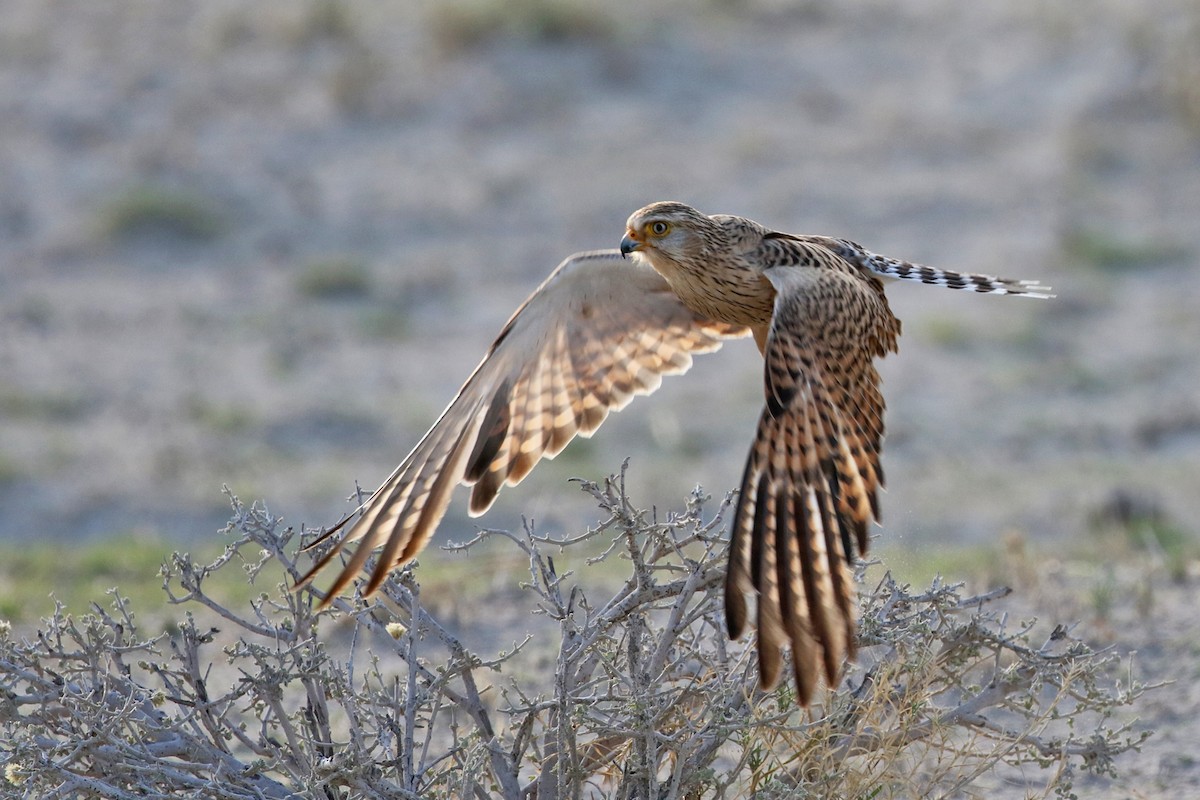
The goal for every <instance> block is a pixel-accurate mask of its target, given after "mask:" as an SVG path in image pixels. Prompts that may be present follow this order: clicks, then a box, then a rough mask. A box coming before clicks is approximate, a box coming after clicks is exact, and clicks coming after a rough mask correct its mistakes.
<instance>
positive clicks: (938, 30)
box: [0, 0, 1200, 570]
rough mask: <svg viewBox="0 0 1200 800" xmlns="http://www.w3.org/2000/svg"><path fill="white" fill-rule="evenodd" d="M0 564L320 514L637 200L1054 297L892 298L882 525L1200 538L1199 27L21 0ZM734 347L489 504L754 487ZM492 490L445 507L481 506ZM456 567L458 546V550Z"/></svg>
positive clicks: (922, 6)
mask: <svg viewBox="0 0 1200 800" xmlns="http://www.w3.org/2000/svg"><path fill="white" fill-rule="evenodd" d="M0 19H3V23H2V27H0V109H2V110H0V541H8V542H11V543H19V542H28V541H31V540H39V541H48V542H58V543H64V544H65V543H76V542H80V541H84V540H93V541H94V540H96V539H97V538H100V537H112V536H116V535H124V536H128V535H130V534H131V533H132V534H134V535H136V536H144V537H147V538H148V539H154V538H162V539H165V540H169V541H171V542H176V541H182V542H194V541H208V540H210V539H213V538H214V537H215V531H217V530H218V529H219V528H220V527H221V526H222V525H223V524H224V522H225V520H226V519H227V518H228V515H229V506H228V503H227V501H226V499H225V498H224V496H223V495H222V491H221V487H222V485H223V484H225V485H228V486H229V487H230V489H231V490H232V491H233V492H234V493H236V494H237V495H238V496H239V497H241V498H242V499H243V500H245V501H251V500H255V499H263V500H265V501H266V503H267V504H268V506H269V507H270V508H271V510H272V511H275V512H276V513H282V514H283V515H284V516H285V517H286V518H287V519H288V520H289V521H290V522H291V523H293V524H297V525H298V524H300V523H304V524H306V525H308V526H310V527H317V526H320V525H323V524H330V523H332V522H334V521H336V520H337V519H338V518H339V517H340V515H342V514H343V513H346V512H347V511H348V510H349V509H350V506H349V505H348V504H347V503H346V498H347V497H348V496H349V495H350V494H351V493H352V492H353V490H354V486H355V482H356V481H357V482H358V483H360V484H361V485H362V486H363V488H365V489H368V490H369V489H372V488H374V487H375V486H376V485H377V484H378V483H379V482H380V481H381V480H382V479H383V478H384V477H385V476H386V475H387V474H388V473H389V472H390V471H391V469H392V468H393V467H394V466H395V464H396V463H398V461H399V460H400V459H401V458H402V457H403V456H404V455H405V453H406V452H407V451H408V450H409V448H410V447H411V446H412V445H413V444H414V443H415V442H416V440H417V439H418V437H419V436H420V435H421V434H422V433H423V432H424V431H425V429H426V428H427V427H428V426H429V424H430V423H431V422H432V421H433V420H434V419H435V417H436V416H437V414H438V413H439V411H440V410H441V408H442V407H443V406H444V405H445V403H446V402H447V401H448V400H449V399H450V398H451V396H452V395H453V393H454V391H455V390H456V389H457V387H458V386H459V384H460V383H461V382H462V380H463V379H465V377H466V376H467V375H468V374H469V372H470V370H471V369H472V368H473V367H474V365H475V363H476V362H477V361H478V359H479V358H480V357H481V356H482V354H483V352H484V350H485V349H486V347H487V345H488V344H489V343H490V342H491V340H492V338H493V337H494V335H495V334H496V332H497V331H498V330H499V328H500V326H501V325H502V324H503V322H504V320H505V319H506V318H507V317H508V315H509V314H510V313H511V312H512V310H513V309H514V308H515V307H516V306H517V305H518V304H519V303H520V302H521V300H522V299H523V298H524V297H525V296H526V295H527V294H528V293H529V292H530V291H531V290H532V289H533V288H534V287H535V286H536V285H537V284H538V282H539V281H540V280H541V279H542V278H543V277H544V276H545V275H546V274H547V273H548V272H549V271H550V270H551V269H552V268H553V267H554V266H555V264H556V263H558V261H559V260H560V259H562V258H563V257H565V256H566V255H568V254H570V253H571V252H574V251H577V250H583V249H592V248H599V247H615V246H616V244H617V242H618V241H619V239H620V237H621V234H622V232H623V227H624V221H625V219H626V217H627V216H628V214H629V213H630V212H631V211H633V210H634V209H636V208H638V207H640V206H642V205H644V204H646V203H649V202H651V201H654V200H662V199H677V200H682V201H685V202H688V203H691V204H693V205H695V206H697V207H698V208H700V209H701V210H703V211H706V212H708V213H733V214H741V215H745V216H749V217H752V218H754V219H756V220H758V221H760V222H762V223H763V224H765V225H768V226H770V227H774V228H778V229H782V230H786V231H791V232H797V233H821V234H829V235H836V236H842V237H847V238H851V239H854V240H856V241H859V242H861V243H863V244H864V245H866V246H867V247H869V248H870V249H872V250H874V251H876V252H880V253H884V254H887V255H891V256H897V257H901V258H905V259H910V260H915V261H920V262H924V263H928V264H932V265H936V266H940V267H946V268H950V269H959V270H968V271H976V272H985V273H999V274H1002V275H1005V276H1010V277H1020V278H1036V279H1040V280H1042V281H1043V282H1046V283H1049V284H1051V285H1053V286H1054V287H1055V290H1056V292H1057V293H1058V298H1057V299H1055V300H1052V301H1030V300H1022V299H1018V298H997V297H985V296H975V295H965V294H962V293H956V292H951V291H947V290H940V289H937V288H934V287H925V286H921V285H909V284H905V285H893V286H892V287H890V288H889V296H890V298H891V302H892V304H893V308H894V309H895V311H896V313H897V314H898V316H900V317H901V318H902V319H903V320H904V325H905V328H904V331H905V335H904V336H903V338H902V339H901V352H900V353H899V355H897V356H893V357H889V358H888V359H887V360H886V361H885V362H884V363H883V364H882V372H883V375H884V380H885V393H886V396H887V399H888V403H889V414H888V418H887V424H888V429H889V436H888V440H887V445H886V451H885V466H886V471H887V475H888V478H889V492H888V494H887V495H886V496H885V497H884V499H883V513H884V522H885V528H884V529H883V537H882V539H881V544H886V546H887V547H889V548H892V549H893V550H894V551H895V552H896V553H898V554H899V555H898V556H897V558H898V559H899V560H900V563H897V564H893V566H896V567H897V568H898V569H900V570H903V567H904V563H903V562H904V559H916V558H918V557H917V556H915V555H913V554H916V553H921V552H928V548H929V546H930V545H940V544H942V543H955V544H956V545H962V544H967V545H970V544H973V543H974V544H978V543H987V542H995V541H999V540H1000V539H1002V538H1003V537H1006V536H1010V535H1011V534H1013V533H1016V534H1019V535H1020V536H1021V537H1023V539H1024V540H1025V541H1028V542H1032V543H1034V544H1035V545H1036V546H1038V547H1040V548H1043V549H1044V550H1047V551H1050V550H1054V549H1056V548H1065V547H1068V546H1069V543H1070V542H1072V541H1076V540H1077V539H1078V538H1079V537H1085V536H1088V535H1089V531H1090V530H1092V529H1093V528H1094V527H1095V525H1096V524H1097V520H1104V519H1109V518H1117V519H1120V518H1123V517H1122V515H1124V517H1130V516H1131V515H1132V516H1138V515H1141V516H1145V517H1146V518H1147V519H1153V520H1155V521H1156V523H1155V524H1157V525H1160V526H1161V527H1162V528H1163V529H1166V530H1170V531H1173V532H1174V534H1175V535H1178V536H1179V537H1183V538H1184V539H1186V538H1187V537H1194V536H1195V534H1196V533H1197V529H1196V524H1195V522H1194V519H1195V518H1194V515H1193V514H1192V513H1191V501H1193V500H1194V499H1195V496H1196V495H1197V492H1198V491H1200V477H1198V471H1200V369H1198V367H1200V357H1198V350H1200V347H1198V344H1197V342H1198V341H1200V313H1198V312H1197V306H1198V302H1200V272H1198V270H1197V261H1198V260H1200V224H1198V221H1200V4H1197V3H1196V2H1195V0H1144V1H1143V2H1140V3H1136V4H1133V3H1127V2H1124V0H1096V2H1092V3H1089V4H1087V12H1086V13H1083V12H1082V11H1080V10H1079V8H1078V6H1077V4H1066V3H1061V2H1054V1H1053V0H1012V1H1011V2H1007V3H1002V4H1001V3H963V2H958V0H916V1H914V2H906V3H902V4H897V3H888V2H881V1H880V2H876V1H874V0H861V1H855V2H836V1H835V0H797V1H796V2H787V1H785V0H723V1H722V0H709V1H708V2H700V3H691V2H682V1H677V2H664V3H653V4H651V3H643V2H636V1H635V0H613V1H612V2H607V3H603V4H599V3H596V4H593V3H585V2H582V0H563V1H562V2H559V1H556V0H446V1H445V2H405V3H337V2H331V1H328V0H326V1H320V0H306V1H305V2H296V0H263V1H261V2H255V3H252V4H246V3H242V2H234V1H233V0H223V1H222V0H214V1H213V2H207V3H203V4H190V3H189V4H181V3H161V2H156V1H155V0H123V1H122V2H108V3H93V2H87V1H86V0H58V1H55V0H0ZM761 398H762V388H761V362H760V361H759V358H758V356H757V354H756V352H755V350H754V347H753V345H752V344H750V343H748V342H737V343H733V344H732V345H730V346H728V347H727V348H726V350H725V351H723V352H722V353H720V354H718V355H716V356H711V357H706V358H703V359H701V360H699V361H698V362H697V365H696V368H695V369H694V371H693V373H692V374H691V375H689V376H687V377H686V378H676V379H669V380H668V381H667V382H666V383H665V384H664V387H663V389H662V390H661V391H660V393H658V394H656V395H655V396H653V397H651V398H646V399H641V400H639V401H637V402H635V403H634V404H633V405H632V406H631V407H630V408H629V409H627V410H626V411H625V412H623V413H621V414H619V415H617V416H616V417H614V418H612V419H610V421H609V423H607V424H606V426H605V428H604V429H602V431H601V432H600V434H599V435H598V436H597V437H596V438H595V439H593V440H591V441H580V442H576V443H575V444H573V445H572V446H571V447H570V448H569V449H568V450H567V451H566V453H564V454H563V455H562V456H560V458H559V459H558V460H556V461H555V462H551V463H547V464H543V465H542V467H541V468H540V469H539V470H537V471H535V472H534V474H533V475H532V476H531V477H530V478H529V479H528V480H527V481H526V482H525V483H524V484H522V486H520V487H518V488H516V489H509V490H506V491H505V492H504V493H502V495H501V498H500V503H499V504H498V505H497V506H496V507H495V508H494V509H493V510H492V511H491V512H490V513H489V514H488V515H487V516H486V517H485V518H484V519H483V520H482V524H486V525H488V526H491V527H502V528H515V527H518V526H519V525H520V519H521V515H522V514H526V515H529V516H531V517H533V518H535V519H536V520H537V521H538V524H539V526H540V527H542V528H543V529H546V530H547V531H548V532H556V531H557V532H569V531H570V530H571V529H572V528H573V527H577V526H579V525H581V524H584V523H586V522H588V521H591V520H594V518H595V517H596V516H597V513H598V512H596V510H595V509H594V507H593V504H592V502H591V501H590V499H589V498H587V497H585V496H584V495H582V494H579V493H577V492H576V491H575V490H574V489H573V488H571V487H570V486H569V485H567V484H566V482H565V481H566V479H567V478H568V477H572V476H580V477H585V478H591V479H599V478H602V477H603V476H604V475H606V474H609V473H611V472H612V471H614V470H615V469H616V468H617V467H618V466H619V464H620V462H621V460H622V459H623V458H624V457H626V456H631V457H632V459H633V460H632V466H631V470H630V473H629V488H630V492H631V494H632V495H633V497H634V498H635V499H637V500H639V501H640V502H642V503H644V504H646V505H651V504H653V505H656V506H657V507H658V508H660V509H668V508H677V507H679V506H680V505H682V503H683V501H684V497H685V495H686V493H687V492H688V491H689V490H690V489H691V488H692V487H693V486H694V485H696V484H702V485H703V486H704V487H705V488H706V489H707V490H709V491H711V492H712V493H713V494H714V495H716V496H722V495H723V494H724V493H725V492H726V491H727V490H728V489H730V488H732V487H733V486H735V485H736V483H737V480H738V477H739V475H740V471H741V468H742V463H743V459H744V456H745V452H746V447H747V444H748V442H749V439H750V435H751V432H752V430H753V428H754V424H755V420H756V417H757V415H758V413H759V409H760V404H761ZM464 507H465V492H464V493H463V494H462V495H460V496H459V497H458V498H457V499H456V501H455V503H454V507H453V510H452V511H451V514H450V515H449V517H448V518H447V522H446V524H444V525H443V532H444V533H445V535H447V536H449V537H452V538H457V539H462V538H466V537H467V536H469V535H470V533H471V532H472V531H474V530H475V528H474V525H475V523H474V521H470V520H468V519H467V517H466V515H465V510H464ZM435 557H436V556H435Z"/></svg>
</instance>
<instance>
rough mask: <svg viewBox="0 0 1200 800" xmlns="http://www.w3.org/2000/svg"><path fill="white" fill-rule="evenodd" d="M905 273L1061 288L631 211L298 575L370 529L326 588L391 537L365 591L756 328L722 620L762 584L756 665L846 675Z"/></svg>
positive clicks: (511, 329)
mask: <svg viewBox="0 0 1200 800" xmlns="http://www.w3.org/2000/svg"><path fill="white" fill-rule="evenodd" d="M626 255H633V258H632V259H628V260H626V259H624V258H623V257H624V256H626ZM893 278H899V279H906V280H916V281H921V282H924V283H931V284H936V285H941V286H949V287H952V288H959V289H969V290H972V291H977V292H986V293H992V294H1023V295H1028V296H1031V297H1048V296H1049V295H1047V294H1046V293H1045V292H1046V290H1045V288H1044V287H1041V286H1039V285H1038V284H1036V283H1035V282H1032V281H1009V280H1005V279H1001V278H994V277H991V276H986V275H970V274H961V273H955V272H949V271H943V270H937V269H933V268H931V267H924V266H920V265H915V264H910V263H908V262H905V261H898V260H895V259H889V258H885V257H883V256H879V255H876V254H874V253H870V252H868V251H866V250H864V249H863V248H862V247H860V246H859V245H857V244H855V243H853V242H850V241H847V240H843V239H831V238H826V237H821V236H793V235H790V234H785V233H777V232H774V231H770V230H768V229H766V228H764V227H762V226H761V225H759V224H758V223H756V222H753V221H751V220H748V219H744V218H742V217H731V216H711V217H710V216H705V215H703V214H701V213H700V212H698V211H696V210H695V209H693V208H691V207H689V206H686V205H683V204H682V203H672V202H667V203H654V204H652V205H649V206H647V207H645V208H643V209H641V210H639V211H637V212H635V213H634V214H633V215H632V216H631V217H630V218H629V221H628V223H627V231H626V235H625V238H624V239H623V240H622V241H621V249H620V251H619V252H618V251H599V252H594V253H581V254H577V255H574V256H571V257H570V258H568V259H567V260H566V261H564V262H563V263H562V264H560V265H559V267H558V268H557V269H556V270H555V271H554V272H553V273H551V275H550V277H549V278H547V279H546V281H545V282H544V283H542V285H541V286H540V287H538V289H537V290H536V291H534V293H533V294H532V295H530V297H529V299H528V300H526V301H525V303H524V304H523V305H522V306H521V307H520V308H519V309H517V311H516V313H515V314H513V316H512V318H511V319H509V321H508V323H507V324H506V325H505V327H504V329H503V330H502V331H501V333H500V336H499V337H498V338H497V339H496V342H495V343H494V344H493V345H492V347H491V349H490V350H489V351H488V353H487V355H486V356H485V357H484V359H483V361H482V362H481V363H480V364H479V366H478V367H476V369H475V372H474V373H472V375H471V377H470V378H469V379H468V380H467V382H466V384H464V385H463V387H462V389H461V390H460V391H459V393H458V395H457V396H456V397H455V398H454V400H453V401H452V402H451V403H450V405H449V407H447V409H446V410H445V411H444V412H443V413H442V416H441V417H440V418H439V419H438V421H437V422H436V423H435V424H434V426H433V427H432V428H431V429H430V430H429V432H428V433H426V434H425V436H424V438H422V439H421V441H420V442H419V443H418V444H417V446H416V447H415V448H414V449H413V451H412V452H411V453H409V455H408V457H407V458H405V459H404V461H403V462H402V463H401V464H400V466H399V467H397V469H396V471H395V472H393V473H392V475H391V477H389V478H388V480H387V481H385V482H384V484H383V486H381V487H380V488H379V489H378V490H377V491H376V492H375V493H374V494H373V495H371V497H370V499H368V500H367V502H366V503H364V505H363V508H362V516H360V517H359V518H358V520H357V521H356V522H355V523H354V525H353V526H352V527H351V528H350V530H349V532H348V533H347V534H346V535H345V536H344V537H343V539H342V540H341V541H340V542H339V543H338V546H337V547H335V548H333V549H331V550H330V551H329V552H328V553H327V554H326V555H325V556H324V557H323V558H322V559H321V560H320V561H319V562H318V563H317V564H316V565H315V566H314V567H313V568H312V570H311V571H310V572H309V573H308V574H307V575H305V576H304V577H303V578H302V579H301V581H300V584H301V585H303V584H304V583H307V582H308V581H309V580H311V579H312V578H313V576H314V575H316V574H317V573H318V572H319V571H321V569H322V568H323V567H325V566H326V565H327V564H328V563H329V562H330V561H331V560H332V559H334V558H335V557H336V556H337V554H338V553H340V552H341V551H342V550H343V548H344V546H345V545H347V544H350V543H352V542H358V543H359V544H358V547H357V548H356V549H355V551H354V553H353V554H352V555H351V556H350V558H349V559H348V561H347V562H346V564H345V566H344V567H343V568H342V570H341V572H340V573H339V574H338V576H337V578H336V579H335V580H334V583H333V585H332V586H331V587H330V589H329V594H328V596H327V598H326V602H329V599H330V598H332V597H333V596H334V595H336V594H338V593H339V592H341V591H342V590H343V589H345V588H346V586H347V585H349V583H350V582H351V581H352V580H353V579H354V577H355V576H356V575H357V574H358V573H359V572H360V571H361V570H362V568H363V566H364V565H365V563H366V561H367V558H368V556H369V554H370V553H371V552H372V551H373V550H374V549H375V548H377V547H379V546H382V547H383V550H382V551H381V552H380V555H379V558H378V561H377V564H376V566H375V569H374V571H373V572H372V573H371V576H370V578H369V580H368V582H367V586H366V588H365V589H364V593H365V594H371V593H372V592H374V591H375V590H376V589H378V588H379V585H380V584H381V583H382V582H383V580H384V578H386V576H387V574H388V573H389V572H390V571H391V570H392V569H395V568H396V567H398V566H400V565H402V564H404V563H405V562H406V561H408V560H410V559H412V558H413V557H414V556H416V554H417V553H418V552H419V551H420V550H421V548H423V547H424V546H425V544H426V543H427V542H428V541H429V537H430V536H431V535H432V533H433V531H434V529H435V528H436V527H437V524H438V522H439V521H440V520H441V518H442V516H443V514H444V513H445V510H446V505H447V503H448V502H449V499H450V494H451V491H452V490H453V488H454V486H455V485H457V484H460V483H463V484H467V485H470V486H472V487H473V489H472V492H471V501H470V511H471V514H472V515H478V514H482V513H483V512H484V511H486V510H487V508H488V507H489V506H490V505H491V504H492V502H493V501H494V500H495V497H496V493H497V492H498V491H499V490H500V487H501V486H502V485H504V484H506V483H507V484H509V485H513V484H516V483H518V482H519V481H520V480H521V479H522V478H524V477H525V475H527V474H528V473H529V471H530V470H531V469H532V468H533V466H534V465H535V464H536V463H537V462H538V461H539V460H540V459H542V458H552V457H553V456H554V455H555V454H557V453H558V452H559V451H560V450H561V449H562V448H563V447H564V446H565V445H566V444H567V442H568V441H570V440H571V439H572V438H573V437H574V436H576V435H582V436H590V435H591V434H592V432H593V431H595V430H596V428H597V427H599V425H600V423H601V422H603V421H604V419H605V417H606V416H607V415H608V412H609V411H615V410H619V409H620V408H622V407H624V406H625V405H626V404H627V403H628V402H629V400H630V399H632V397H633V396H634V395H637V394H648V393H650V392H652V391H654V390H655V389H656V388H658V385H659V383H660V382H661V380H662V376H663V375H671V374H677V373H682V372H685V371H686V370H687V369H688V367H690V366H691V360H692V355H693V354H695V353H705V352H711V351H713V350H716V349H718V348H719V347H720V346H721V341H722V340H723V339H726V338H733V337H740V336H746V335H753V336H754V339H755V342H756V343H757V344H758V347H759V350H760V351H761V352H762V354H763V356H764V360H765V394H766V405H765V407H764V409H763V412H762V415H761V417H760V418H759V423H758V430H757V433H756V435H755V438H754V442H753V444H752V445H751V449H750V455H749V458H748V459H747V462H746V469H745V473H744V477H743V479H742V485H741V493H740V496H739V499H738V505H737V510H736V512H735V514H734V520H733V526H732V531H733V533H732V537H733V543H732V548H731V551H730V552H731V555H730V563H729V569H728V574H727V578H726V590H725V608H726V620H727V624H728V628H729V634H730V636H732V637H734V638H738V637H740V636H741V635H742V634H743V633H744V632H745V630H746V628H747V626H748V624H749V623H750V621H751V620H750V610H749V606H748V605H747V602H746V596H747V595H754V596H755V597H756V611H757V620H756V621H757V626H758V652H759V670H760V674H761V677H762V682H763V684H764V685H765V686H768V687H769V686H773V685H774V684H775V683H776V682H777V681H778V679H779V676H780V674H781V671H782V663H783V653H784V649H785V647H786V648H789V649H790V651H791V658H792V667H793V671H794V673H795V676H796V682H797V690H798V696H799V699H800V701H801V702H803V703H808V702H809V700H810V699H811V697H812V694H813V691H814V689H815V687H816V683H817V679H818V675H822V674H823V675H824V676H825V679H826V680H827V681H828V682H829V683H830V684H833V683H835V682H836V681H837V679H838V676H839V674H840V672H841V667H842V664H843V662H844V661H845V659H846V658H847V657H852V656H853V654H854V649H855V613H854V595H855V590H854V583H853V579H852V576H851V574H850V569H849V567H850V563H851V561H852V559H854V558H856V557H857V556H858V554H861V553H865V552H866V549H867V530H868V525H869V523H870V522H872V521H877V520H878V519H879V503H878V490H879V488H880V487H881V486H882V485H883V472H882V469H881V467H880V464H879V452H880V445H881V443H882V441H883V430H884V428H883V410H884V402H883V397H882V395H881V394H880V391H879V375H878V373H877V372H876V371H875V366H874V359H876V358H878V357H882V356H884V355H886V354H887V353H888V352H894V351H895V350H896V339H897V337H898V336H899V335H900V322H899V320H897V319H896V318H895V317H894V316H893V315H892V312H891V310H890V309H889V308H888V304H887V299H886V297H885V296H884V293H883V282H882V281H883V279H893ZM334 530H335V531H336V530H337V529H336V528H335V529H334ZM333 532H334V531H330V532H328V533H327V534H326V535H325V536H329V535H332V533H333ZM324 538H325V537H322V539H324Z"/></svg>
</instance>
